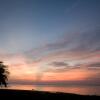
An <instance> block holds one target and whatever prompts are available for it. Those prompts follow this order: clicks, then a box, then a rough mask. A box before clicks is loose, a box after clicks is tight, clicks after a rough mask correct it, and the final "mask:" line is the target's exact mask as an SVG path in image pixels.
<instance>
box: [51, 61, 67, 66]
mask: <svg viewBox="0 0 100 100" xmlns="http://www.w3.org/2000/svg"><path fill="white" fill-rule="evenodd" d="M50 65H51V66H54V67H62V66H63V67H65V66H66V67H67V66H68V64H67V63H65V62H56V61H55V62H52V63H50Z"/></svg>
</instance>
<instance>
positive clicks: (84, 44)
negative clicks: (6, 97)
mask: <svg viewBox="0 0 100 100" xmlns="http://www.w3.org/2000/svg"><path fill="white" fill-rule="evenodd" d="M0 60H1V61H3V62H4V64H6V65H8V66H9V67H8V69H9V71H10V76H9V82H10V83H11V82H13V83H18V84H22V83H23V84H32V83H34V82H35V81H36V80H38V81H39V82H42V81H43V82H44V83H46V82H48V83H51V82H53V83H56V84H57V83H59V82H62V83H66V84H67V83H70V84H72V83H73V84H74V83H77V84H78V82H79V83H81V84H94V85H97V84H100V0H0Z"/></svg>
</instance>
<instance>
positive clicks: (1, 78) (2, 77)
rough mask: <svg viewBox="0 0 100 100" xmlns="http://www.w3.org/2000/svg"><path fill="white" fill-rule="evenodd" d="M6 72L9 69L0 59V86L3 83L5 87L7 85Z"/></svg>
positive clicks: (7, 72)
mask: <svg viewBox="0 0 100 100" xmlns="http://www.w3.org/2000/svg"><path fill="white" fill-rule="evenodd" d="M8 74H9V71H8V69H7V66H6V65H4V64H3V62H2V61H0V86H2V85H4V86H5V87H7V81H8Z"/></svg>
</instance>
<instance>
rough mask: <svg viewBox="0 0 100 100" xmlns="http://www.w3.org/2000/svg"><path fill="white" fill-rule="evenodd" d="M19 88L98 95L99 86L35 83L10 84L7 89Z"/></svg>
mask: <svg viewBox="0 0 100 100" xmlns="http://www.w3.org/2000/svg"><path fill="white" fill-rule="evenodd" d="M9 88H10V89H21V90H32V89H34V90H42V91H51V92H66V93H76V94H83V95H85V94H88V95H100V86H69V85H68V86H64V87H63V86H62V87H61V86H60V87H57V86H44V85H42V86H40V85H38V86H36V85H11V86H9V87H8V89H9Z"/></svg>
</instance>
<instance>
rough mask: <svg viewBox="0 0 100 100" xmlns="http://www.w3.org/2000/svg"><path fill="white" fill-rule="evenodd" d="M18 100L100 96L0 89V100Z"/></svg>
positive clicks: (93, 98)
mask: <svg viewBox="0 0 100 100" xmlns="http://www.w3.org/2000/svg"><path fill="white" fill-rule="evenodd" d="M4 99H6V100H9V99H10V100H11V99H13V100H16V99H17V100H18V99H22V100H23V99H27V100H31V99H33V100H48V99H50V100H53V99H55V100H56V99H60V100H100V96H95V95H91V96H90V95H77V94H71V93H60V92H56V93H51V92H43V91H34V90H32V91H28V90H8V89H7V90H6V89H0V100H4Z"/></svg>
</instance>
